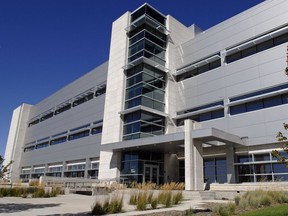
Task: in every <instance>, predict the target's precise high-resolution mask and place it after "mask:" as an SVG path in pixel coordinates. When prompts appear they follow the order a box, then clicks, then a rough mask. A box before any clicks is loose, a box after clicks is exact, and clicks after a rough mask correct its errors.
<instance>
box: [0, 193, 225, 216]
mask: <svg viewBox="0 0 288 216" xmlns="http://www.w3.org/2000/svg"><path fill="white" fill-rule="evenodd" d="M97 199H100V200H101V199H103V197H101V196H98V197H97ZM95 200H96V197H93V196H84V195H76V194H69V195H61V196H58V197H54V198H25V199H24V198H17V197H3V198H0V215H1V216H2V215H3V216H4V215H5V216H14V215H15V216H34V215H35V216H36V215H37V216H38V215H39V216H40V215H41V216H48V215H50V216H68V215H77V216H81V215H86V216H87V215H88V214H89V212H90V211H91V207H92V206H93V204H94V203H95ZM207 202H214V203H215V202H220V203H223V202H227V201H222V200H219V201H218V200H205V201H200V200H198V201H197V200H188V201H183V202H182V203H181V204H180V205H178V206H174V207H172V208H162V209H156V210H147V211H136V210H135V206H130V205H127V203H128V200H127V198H124V201H123V204H124V211H125V213H121V214H113V215H114V216H115V215H119V216H120V215H123V216H124V215H130V216H132V215H143V214H148V213H153V212H164V211H172V210H178V211H184V210H187V209H189V208H193V209H195V208H199V207H201V204H203V203H207Z"/></svg>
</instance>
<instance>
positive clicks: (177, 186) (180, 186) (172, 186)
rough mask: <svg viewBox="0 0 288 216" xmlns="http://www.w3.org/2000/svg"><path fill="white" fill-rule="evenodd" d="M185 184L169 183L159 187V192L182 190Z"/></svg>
mask: <svg viewBox="0 0 288 216" xmlns="http://www.w3.org/2000/svg"><path fill="white" fill-rule="evenodd" d="M184 189H185V184H184V183H182V182H180V183H179V182H170V183H165V184H163V185H160V186H159V190H184Z"/></svg>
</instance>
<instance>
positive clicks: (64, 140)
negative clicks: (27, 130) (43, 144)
mask: <svg viewBox="0 0 288 216" xmlns="http://www.w3.org/2000/svg"><path fill="white" fill-rule="evenodd" d="M66 141H67V137H66V136H64V137H60V138H57V139H53V140H51V141H50V145H56V144H60V143H63V142H66Z"/></svg>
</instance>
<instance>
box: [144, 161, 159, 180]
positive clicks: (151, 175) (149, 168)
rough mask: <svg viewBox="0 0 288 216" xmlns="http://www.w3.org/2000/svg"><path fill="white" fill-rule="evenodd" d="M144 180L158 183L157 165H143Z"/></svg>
mask: <svg viewBox="0 0 288 216" xmlns="http://www.w3.org/2000/svg"><path fill="white" fill-rule="evenodd" d="M144 182H152V183H156V184H159V166H158V165H152V164H145V165H144Z"/></svg>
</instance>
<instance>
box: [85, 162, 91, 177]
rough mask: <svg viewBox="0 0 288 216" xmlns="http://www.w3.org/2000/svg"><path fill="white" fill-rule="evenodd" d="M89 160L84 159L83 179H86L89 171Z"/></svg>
mask: <svg viewBox="0 0 288 216" xmlns="http://www.w3.org/2000/svg"><path fill="white" fill-rule="evenodd" d="M90 166H91V164H90V158H86V161H85V171H84V178H85V179H88V170H89V169H90Z"/></svg>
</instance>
